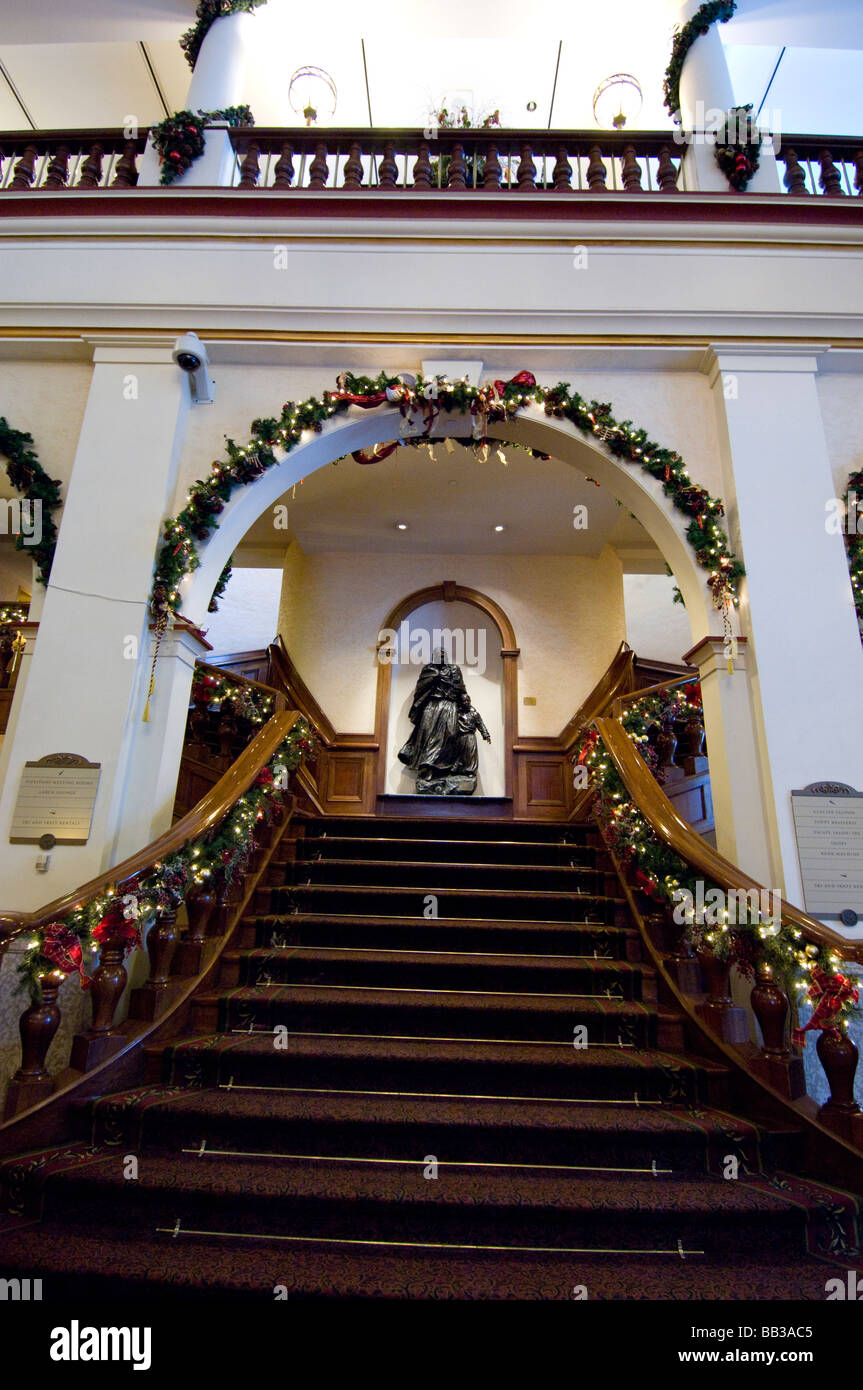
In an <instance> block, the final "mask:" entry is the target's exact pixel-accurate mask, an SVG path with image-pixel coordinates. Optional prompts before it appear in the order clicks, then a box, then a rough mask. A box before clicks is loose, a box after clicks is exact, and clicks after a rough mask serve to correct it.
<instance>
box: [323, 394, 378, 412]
mask: <svg viewBox="0 0 863 1390" xmlns="http://www.w3.org/2000/svg"><path fill="white" fill-rule="evenodd" d="M327 395H328V396H329V397H330V399H331V400H334V401H347V402H348V403H349V404H350V405H359V406H362V408H363V410H371V409H372V407H373V406H376V405H383V403H384V401H385V400H386V398H387V393H386V391H374V392H372V394H371V395H370V396H358V395H356V393H355V392H353V391H328V392H327Z"/></svg>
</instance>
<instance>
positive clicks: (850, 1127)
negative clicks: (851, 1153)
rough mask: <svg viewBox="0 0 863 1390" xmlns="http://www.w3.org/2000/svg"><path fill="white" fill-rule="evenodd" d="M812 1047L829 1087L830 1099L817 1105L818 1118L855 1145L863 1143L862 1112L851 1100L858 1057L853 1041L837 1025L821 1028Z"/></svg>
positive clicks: (852, 1099)
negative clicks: (814, 1046) (818, 1108)
mask: <svg viewBox="0 0 863 1390" xmlns="http://www.w3.org/2000/svg"><path fill="white" fill-rule="evenodd" d="M815 1050H816V1052H817V1053H818V1060H819V1061H820V1063H821V1065H822V1067H823V1068H824V1071H825V1074H826V1076H827V1081H828V1084H829V1086H830V1099H829V1100H828V1101H827V1102H826V1103H825V1104H824V1105H822V1106H821V1108H820V1110H819V1111H818V1119H819V1120H820V1121H821V1123H822V1124H825V1125H827V1126H828V1128H830V1129H832V1130H835V1131H836V1133H838V1134H841V1135H842V1136H843V1138H846V1139H848V1140H849V1141H850V1142H851V1143H852V1144H856V1145H857V1147H858V1148H859V1147H861V1146H863V1113H861V1110H860V1107H859V1105H858V1104H857V1102H856V1100H855V1099H854V1074H855V1072H856V1071H857V1063H858V1061H859V1059H860V1054H859V1052H858V1050H857V1044H856V1043H855V1042H854V1041H853V1039H852V1038H849V1036H848V1034H847V1033H845V1032H844V1031H843V1030H842V1029H841V1028H836V1029H835V1030H834V1029H832V1028H825V1029H823V1030H822V1032H821V1033H820V1034H819V1036H818V1042H817V1044H816V1048H815Z"/></svg>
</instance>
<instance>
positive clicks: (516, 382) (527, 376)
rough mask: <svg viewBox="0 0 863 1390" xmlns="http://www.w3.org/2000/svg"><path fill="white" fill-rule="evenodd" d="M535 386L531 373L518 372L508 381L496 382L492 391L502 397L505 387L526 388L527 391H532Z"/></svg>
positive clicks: (534, 378)
mask: <svg viewBox="0 0 863 1390" xmlns="http://www.w3.org/2000/svg"><path fill="white" fill-rule="evenodd" d="M535 385H536V377H535V376H534V374H533V372H518V373H517V374H516V375H515V376H513V377H510V379H509V381H496V382H495V383H494V389H495V391H496V392H497V394H498V395H499V396H502V395H503V393H504V391H505V390H506V388H507V386H526V387H527V388H528V389H529V390H533V388H534V386H535Z"/></svg>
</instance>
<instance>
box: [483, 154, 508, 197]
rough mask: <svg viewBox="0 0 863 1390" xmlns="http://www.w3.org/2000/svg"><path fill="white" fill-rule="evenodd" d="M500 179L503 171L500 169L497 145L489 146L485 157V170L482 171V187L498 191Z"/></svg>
mask: <svg viewBox="0 0 863 1390" xmlns="http://www.w3.org/2000/svg"><path fill="white" fill-rule="evenodd" d="M502 178H503V170H502V169H501V167H500V158H499V156H498V152H497V145H489V147H488V149H487V151H486V155H485V168H484V169H483V171H482V186H483V188H494V189H498V188H500V181H501V179H502Z"/></svg>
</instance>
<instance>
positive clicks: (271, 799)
mask: <svg viewBox="0 0 863 1390" xmlns="http://www.w3.org/2000/svg"><path fill="white" fill-rule="evenodd" d="M316 753H317V742H316V739H315V737H314V734H313V733H312V731H311V729H310V728H309V725H308V724H307V722H306V721H305V720H304V719H298V720H297V722H296V723H295V724H294V725H293V726H292V728H291V729H290V731H289V733H288V734H287V736H286V737H285V739H284V740H283V742H282V743H281V745H280V746H279V748H278V750H277V751H276V753H275V754H274V755H273V757H272V759H271V760H270V762H269V763H268V764H267V765H266V767H264V768H262V769H261V771H260V772H259V773H258V775H257V777H256V779H255V781H254V782H253V783H252V785H251V786H250V787H249V788H248V790H247V791H245V792H244V793H243V794H242V796H240V797H238V798H237V801H236V802H235V803H234V805H233V806H232V807H231V809H230V811H228V813H227V815H225V816H224V817H223V819H222V821H221V822H220V823H219V824H218V825H217V826H215V827H214V828H213V829H211V830H210V831H208V832H207V833H206V834H205V835H203V836H202V837H201V838H200V839H199V840H196V841H190V842H189V843H187V844H186V845H184V846H183V848H182V849H181V850H177V851H176V852H175V853H174V854H170V855H167V856H166V857H165V859H163V860H160V861H159V862H158V863H156V864H154V865H153V866H152V869H150V870H145V871H142V872H141V873H138V874H135V875H133V876H132V877H131V878H127V879H124V880H122V881H118V882H117V883H115V884H113V885H112V886H111V887H109V888H107V889H103V890H102V891H101V892H100V893H99V895H98V896H96V897H94V898H92V899H90V900H89V901H87V902H84V903H81V904H80V905H79V906H77V907H76V908H75V909H74V910H73V911H72V912H70V913H69V914H68V916H67V917H65V918H64V919H63V920H58V921H56V922H51V923H48V924H47V925H46V926H44V927H37V928H36V929H35V930H34V933H33V939H32V940H31V943H30V946H29V948H28V950H27V952H26V954H25V956H24V958H23V960H22V961H21V963H20V964H19V966H18V975H19V983H18V991H19V992H20V991H22V990H27V991H28V992H29V994H30V997H31V999H32V1001H33V1003H35V1004H39V1003H41V1002H42V981H43V980H44V979H45V977H46V976H47V975H49V974H51V973H52V972H59V973H61V974H64V975H70V974H72V973H74V972H75V971H77V972H78V974H79V976H80V979H81V984H82V987H83V988H85V989H86V988H89V984H90V976H89V974H88V971H87V968H86V967H87V964H88V962H91V961H94V960H95V953H96V951H97V950H98V948H99V947H100V946H103V945H104V944H105V943H106V942H111V943H112V944H120V945H122V946H123V947H124V949H126V950H129V949H132V948H133V947H135V946H138V945H139V944H140V942H141V939H142V936H143V929H144V927H145V925H146V924H147V922H148V921H152V920H153V919H154V918H155V917H156V916H157V915H159V913H161V912H165V911H171V910H173V909H175V908H176V907H177V906H178V905H179V903H181V902H182V901H183V899H184V898H185V896H186V894H187V893H188V892H189V891H190V890H191V889H192V888H193V887H199V888H200V887H203V886H205V885H206V884H208V883H212V884H214V885H215V886H220V885H222V884H225V883H228V882H230V881H232V879H233V878H234V877H236V875H237V874H238V873H239V872H240V871H241V870H242V868H243V867H244V865H245V864H246V863H247V862H248V860H249V857H250V856H251V854H252V852H253V850H254V844H255V842H254V832H255V827H256V825H257V823H258V822H259V821H261V820H263V821H265V822H266V823H268V824H269V823H270V822H271V821H272V819H273V816H274V814H275V806H276V805H277V804H280V803H281V801H282V799H283V793H284V790H285V787H286V774H287V773H289V772H291V771H294V770H295V769H296V768H297V767H299V765H300V763H301V762H303V761H304V759H306V758H310V757H314V756H316Z"/></svg>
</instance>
